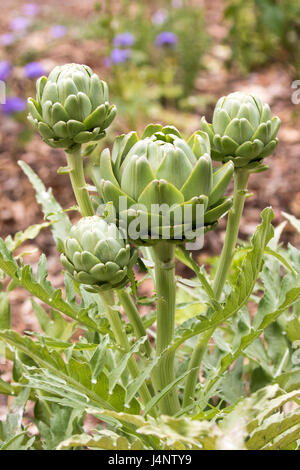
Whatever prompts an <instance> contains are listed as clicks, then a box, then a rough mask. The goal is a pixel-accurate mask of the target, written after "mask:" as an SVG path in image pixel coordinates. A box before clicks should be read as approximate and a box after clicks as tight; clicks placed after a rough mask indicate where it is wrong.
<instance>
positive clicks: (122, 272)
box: [61, 216, 137, 291]
mask: <svg viewBox="0 0 300 470" xmlns="http://www.w3.org/2000/svg"><path fill="white" fill-rule="evenodd" d="M62 251H63V254H62V255H61V263H62V265H63V266H64V268H65V269H66V270H67V271H68V273H69V274H70V275H71V276H72V277H73V278H74V279H75V280H76V281H78V282H80V283H81V284H85V285H87V286H89V288H90V290H93V291H101V290H107V289H113V288H120V287H123V286H124V285H126V284H127V283H128V282H129V278H128V272H129V270H130V269H131V268H132V266H133V265H134V263H135V262H136V259H137V253H136V251H135V250H132V249H131V248H130V246H129V245H128V244H127V243H126V242H125V240H124V239H123V238H122V236H121V233H120V231H119V230H118V228H117V227H116V225H114V224H112V223H107V222H106V221H105V220H103V219H101V218H100V217H98V216H92V217H83V218H82V219H80V220H79V222H78V223H77V224H75V225H73V226H72V228H71V230H70V234H69V237H68V238H67V239H66V240H64V242H63V250H62Z"/></svg>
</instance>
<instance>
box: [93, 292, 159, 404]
mask: <svg viewBox="0 0 300 470" xmlns="http://www.w3.org/2000/svg"><path fill="white" fill-rule="evenodd" d="M101 297H102V299H103V302H104V304H105V307H106V314H107V317H108V320H109V323H110V326H111V329H112V332H113V334H114V336H115V340H116V343H117V344H118V345H119V346H121V347H122V348H123V350H124V351H125V352H128V351H129V350H130V344H129V341H128V338H127V334H126V332H125V331H124V328H123V325H122V321H121V319H120V317H119V312H118V311H117V310H116V309H115V308H114V305H115V302H114V295H113V292H112V291H106V292H103V293H101ZM128 370H129V373H130V375H131V377H132V378H133V379H135V378H136V377H138V376H139V375H140V370H139V367H138V365H137V363H136V361H135V359H134V357H131V358H130V359H129V361H128ZM140 394H141V397H142V400H143V402H144V403H145V404H146V403H148V401H150V400H151V394H150V392H149V390H148V387H147V385H146V384H143V385H142V386H141V388H140Z"/></svg>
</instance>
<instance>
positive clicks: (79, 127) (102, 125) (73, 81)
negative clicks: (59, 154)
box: [28, 64, 116, 150]
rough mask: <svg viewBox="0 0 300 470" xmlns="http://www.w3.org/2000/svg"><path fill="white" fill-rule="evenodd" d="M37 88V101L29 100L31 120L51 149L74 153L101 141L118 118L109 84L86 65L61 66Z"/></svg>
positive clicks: (42, 79)
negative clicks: (110, 99)
mask: <svg viewBox="0 0 300 470" xmlns="http://www.w3.org/2000/svg"><path fill="white" fill-rule="evenodd" d="M36 88H37V95H36V100H34V99H33V98H29V99H28V108H29V115H28V119H29V120H30V121H31V123H32V124H33V125H34V127H36V128H37V129H38V131H39V133H40V134H41V136H42V138H43V140H44V141H45V142H46V143H47V144H48V145H50V146H51V147H55V148H58V147H61V148H64V149H66V150H68V149H69V150H72V149H73V148H74V147H76V146H79V145H81V144H84V143H87V142H91V141H97V140H99V139H101V138H102V137H103V136H104V135H105V129H106V128H107V127H108V126H109V125H110V124H111V122H112V121H113V119H114V117H115V115H116V107H115V106H114V105H110V104H109V102H108V87H107V84H106V83H105V82H104V81H103V80H100V79H99V77H98V75H96V74H95V73H93V71H92V70H91V69H90V67H88V66H86V65H78V64H66V65H63V66H57V67H55V68H54V69H53V70H52V72H51V73H50V74H49V76H48V78H46V77H41V78H40V79H39V80H38V81H37V87H36Z"/></svg>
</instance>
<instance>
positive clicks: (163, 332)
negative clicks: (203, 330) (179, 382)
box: [153, 241, 180, 415]
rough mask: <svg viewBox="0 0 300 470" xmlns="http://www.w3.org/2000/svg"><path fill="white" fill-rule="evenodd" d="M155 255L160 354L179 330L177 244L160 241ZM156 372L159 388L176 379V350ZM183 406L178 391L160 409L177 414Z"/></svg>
mask: <svg viewBox="0 0 300 470" xmlns="http://www.w3.org/2000/svg"><path fill="white" fill-rule="evenodd" d="M153 254H154V261H155V290H156V295H157V333H156V355H157V356H160V355H161V354H162V352H163V351H164V350H165V349H167V347H168V346H169V344H170V343H171V342H172V340H173V336H174V329H175V304H176V282H175V246H174V245H173V244H171V243H169V242H163V241H162V242H159V243H157V245H155V247H154V248H153ZM154 375H155V387H156V390H157V391H159V390H162V389H163V388H164V387H166V386H167V385H169V384H170V383H171V382H173V380H175V371H174V353H173V352H172V353H170V354H165V355H164V357H163V358H162V360H161V361H160V364H159V366H158V367H157V368H156V369H155V374H154ZM179 409H180V405H179V399H178V395H177V392H176V391H174V390H173V391H171V392H169V393H168V394H167V395H166V396H165V397H164V398H162V399H161V401H160V410H161V412H162V413H163V414H167V415H174V414H175V413H176V412H177V411H179Z"/></svg>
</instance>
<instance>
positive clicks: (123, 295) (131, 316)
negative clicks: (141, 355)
mask: <svg viewBox="0 0 300 470" xmlns="http://www.w3.org/2000/svg"><path fill="white" fill-rule="evenodd" d="M117 295H118V297H119V300H120V303H121V304H122V305H123V307H124V310H125V313H126V315H127V317H128V320H129V321H130V323H131V324H132V326H133V329H134V332H135V334H136V337H137V338H143V337H144V336H146V337H147V332H146V329H145V327H144V324H143V322H142V320H141V317H140V314H139V311H138V309H137V308H136V306H135V304H134V302H133V300H132V298H131V296H130V295H129V294H128V292H126V290H124V289H122V290H121V289H118V290H117ZM143 349H144V352H145V354H146V356H147V357H151V354H152V348H151V345H150V343H149V340H148V338H147V340H146V342H145V344H144V347H143Z"/></svg>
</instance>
